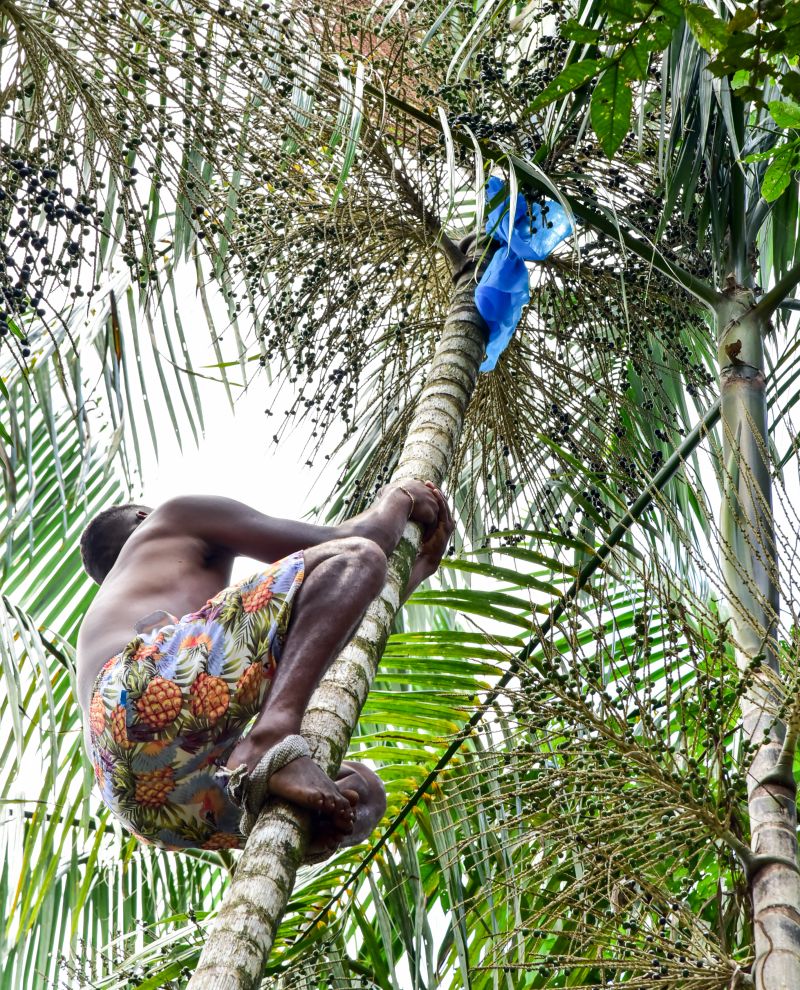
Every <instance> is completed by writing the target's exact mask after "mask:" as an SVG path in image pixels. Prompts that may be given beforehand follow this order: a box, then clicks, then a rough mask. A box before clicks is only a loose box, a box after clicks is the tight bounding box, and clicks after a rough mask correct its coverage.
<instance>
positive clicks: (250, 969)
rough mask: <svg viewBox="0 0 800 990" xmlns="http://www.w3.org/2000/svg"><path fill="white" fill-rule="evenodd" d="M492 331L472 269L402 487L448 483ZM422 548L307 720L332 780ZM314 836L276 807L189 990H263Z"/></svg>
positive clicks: (259, 830)
mask: <svg viewBox="0 0 800 990" xmlns="http://www.w3.org/2000/svg"><path fill="white" fill-rule="evenodd" d="M484 332H485V324H484V322H483V320H482V318H481V316H480V314H479V313H478V311H477V309H476V307H475V301H474V282H473V280H472V266H468V270H467V271H462V273H461V274H460V275H459V277H458V278H457V280H456V285H455V289H454V292H453V297H452V301H451V305H450V311H449V313H448V316H447V319H446V320H445V324H444V329H443V332H442V336H441V339H440V340H439V344H438V346H437V349H436V354H435V356H434V359H433V363H432V365H431V370H430V373H429V375H428V378H427V381H426V383H425V387H424V389H423V391H422V393H421V396H420V399H419V403H418V406H417V411H416V414H415V416H414V419H413V421H412V423H411V427H410V429H409V433H408V437H407V438H406V443H405V446H404V448H403V452H402V455H401V457H400V462H399V464H398V467H397V470H396V471H395V473H394V477H393V480H395V481H402V480H408V479H410V478H420V479H430V480H431V481H433V482H434V483H435V484H437V485H439V484H441V482H442V481H443V479H444V477H445V475H446V474H447V471H448V468H449V466H450V464H451V462H452V459H453V456H454V453H455V450H456V445H457V443H458V440H459V436H460V434H461V429H462V426H463V422H464V414H465V412H466V408H467V404H468V403H469V400H470V397H471V395H472V392H473V390H474V388H475V382H476V379H477V376H478V366H479V364H480V362H481V359H482V358H483V353H484ZM418 545H419V527H418V526H416V525H414V524H409V525H408V527H407V528H406V531H405V533H404V534H403V539H402V540H401V542H400V545H399V546H398V548H397V550H396V551H395V553H394V554H393V556H392V558H391V561H390V564H389V577H388V580H387V583H386V586H385V587H384V589H383V592H382V594H381V595H380V597H379V598H378V599H376V600H375V601H374V602H373V604H372V605H371V606H370V608H369V610H368V611H367V614H366V616H365V617H364V621H363V622H362V623H361V626H360V628H359V630H358V632H357V633H356V636H355V637H354V639H353V640H352V642H351V643H350V645H349V646H348V647H347V648H346V649H345V650H344V652H343V653H342V654H341V655H340V656H339V657H338V658H337V660H336V661H335V662H334V664H333V666H332V667H331V669H330V670H329V671H328V673H327V675H326V676H325V678H324V679H323V681H322V683H321V684H320V686H319V688H318V689H317V691H316V692H315V693H314V696H313V698H312V699H311V703H310V705H309V708H308V711H307V713H306V716H305V718H304V719H303V727H302V731H303V735H304V736H305V737H306V738H307V739H308V742H309V745H310V746H311V748H312V751H313V753H314V756H315V758H316V760H317V761H318V763H319V764H320V766H322V767H323V768H324V769H325V770H327V771H328V773H329V774H334V773H335V772H336V770H337V769H338V767H339V765H340V763H341V761H342V759H343V758H344V755H345V753H346V752H347V748H348V745H349V743H350V737H351V735H352V733H353V730H354V729H355V726H356V723H357V721H358V717H359V714H360V712H361V709H362V707H363V705H364V702H365V701H366V698H367V694H368V692H369V689H370V685H371V684H372V680H373V678H374V676H375V671H376V669H377V666H378V662H379V660H380V658H381V655H382V653H383V649H384V646H385V643H386V639H387V637H388V635H389V629H390V627H391V624H392V620H393V619H394V616H395V614H396V613H397V610H398V608H399V602H400V595H401V590H402V589H403V588H405V586H406V582H407V581H408V575H409V573H410V570H411V564H412V561H413V560H414V557H415V556H416V552H417V547H418ZM307 827H308V817H307V815H305V814H304V813H303V812H301V811H300V810H299V809H297V808H295V807H293V806H291V805H289V804H286V803H285V802H280V801H275V802H271V803H270V804H269V805H268V806H267V808H266V809H265V811H264V812H263V813H262V815H261V816H260V818H259V820H258V822H257V823H256V826H255V827H254V829H253V831H252V832H251V834H250V838H249V839H248V841H247V846H246V847H245V849H244V851H243V853H242V856H241V858H240V860H239V863H238V866H237V868H236V873H235V876H234V878H233V881H232V883H231V886H230V888H229V890H228V891H227V893H226V895H225V899H224V901H223V904H222V906H221V907H220V910H219V914H218V915H217V918H216V920H215V923H214V925H213V928H212V930H211V931H210V932H209V937H208V941H207V943H206V946H205V948H204V949H203V953H202V955H201V956H200V961H199V963H198V966H197V970H196V971H195V974H194V976H193V977H192V979H191V980H190V982H189V985H188V990H251V988H254V987H257V986H258V985H259V983H260V980H261V975H262V972H263V969H264V964H265V962H266V959H267V956H268V953H269V951H270V948H271V946H272V943H273V940H274V938H275V932H276V931H277V928H278V924H279V923H280V920H281V917H282V915H283V912H284V911H285V909H286V904H287V901H288V899H289V896H290V895H291V892H292V887H293V885H294V879H295V874H296V872H297V867H298V865H299V863H300V862H301V860H302V857H303V853H304V850H305V845H306V842H307Z"/></svg>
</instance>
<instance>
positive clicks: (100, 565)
mask: <svg viewBox="0 0 800 990" xmlns="http://www.w3.org/2000/svg"><path fill="white" fill-rule="evenodd" d="M151 511H152V510H151V509H150V508H149V507H148V506H146V505H112V506H111V508H110V509H103V511H102V512H98V514H97V515H96V516H95V517H94V519H92V521H91V522H90V523H89V525H88V526H87V527H86V529H85V530H84V531H83V533H82V534H81V559H82V560H83V566H84V569H85V571H86V573H87V574H88V575H89V577H90V578H91V579H92V580H93V581H96V582H97V583H98V584H102V583H103V581H104V580H105V578H106V575H107V574H108V572H109V571H110V570H111V568H112V567H113V566H114V564H115V563H116V561H117V557H119V552H120V550H121V549H122V547H123V545H124V543H125V541H126V540H127V539H128V537H129V536H130V535H131V533H132V532H133V531H134V530H135V529H136V527H137V526H138V525H139V524H140V523H141V522H142V520H143V519H146V518H147V516H148V514H149V513H150V512H151Z"/></svg>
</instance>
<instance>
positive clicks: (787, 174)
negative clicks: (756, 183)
mask: <svg viewBox="0 0 800 990" xmlns="http://www.w3.org/2000/svg"><path fill="white" fill-rule="evenodd" d="M796 170H797V143H796V142H792V143H791V144H784V145H783V146H782V147H781V148H779V149H778V151H777V153H776V155H775V158H774V160H773V162H772V164H771V165H770V166H769V168H768V169H767V171H766V172H765V173H764V181H763V182H762V184H761V195H762V196H763V197H764V199H765V200H766V201H767V202H768V203H772V202H774V201H775V200H776V199H777V198H778V197H779V196H780V195H781V193H782V192H783V191H784V190H785V189H786V188H787V187H788V185H789V183H790V182H791V179H792V173H793V172H795V171H796Z"/></svg>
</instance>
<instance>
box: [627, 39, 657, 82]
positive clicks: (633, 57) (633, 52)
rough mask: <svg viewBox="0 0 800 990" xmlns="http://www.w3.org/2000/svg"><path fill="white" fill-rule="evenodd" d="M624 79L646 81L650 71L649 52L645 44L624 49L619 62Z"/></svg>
mask: <svg viewBox="0 0 800 990" xmlns="http://www.w3.org/2000/svg"><path fill="white" fill-rule="evenodd" d="M619 64H620V67H621V68H622V71H623V72H624V73H625V78H626V79H647V76H648V73H649V71H650V50H649V48H648V46H647V44H646V43H638V44H636V45H631V46H630V48H626V49H625V51H624V52H623V53H622V58H621V59H620V60H619Z"/></svg>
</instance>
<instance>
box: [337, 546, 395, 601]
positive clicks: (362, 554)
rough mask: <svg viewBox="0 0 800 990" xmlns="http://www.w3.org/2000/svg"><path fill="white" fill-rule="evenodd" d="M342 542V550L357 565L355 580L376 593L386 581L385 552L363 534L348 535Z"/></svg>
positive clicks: (386, 565)
mask: <svg viewBox="0 0 800 990" xmlns="http://www.w3.org/2000/svg"><path fill="white" fill-rule="evenodd" d="M342 542H343V544H345V545H344V546H343V547H342V552H343V553H344V554H345V555H346V556H347V557H348V559H350V560H352V561H354V562H355V563H356V564H357V566H358V570H357V580H359V581H360V582H363V583H364V584H365V585H367V586H368V587H369V588H370V590H372V591H373V592H374V594H376V595H377V593H378V592H379V591H380V590H381V588H382V587H383V586H384V584H385V583H386V571H387V567H388V561H387V560H386V554H385V553H384V552H383V550H381V548H380V547H379V546H378V544H377V543H374V542H373V541H372V540H368V539H367V538H366V537H364V536H348V537H346V538H345V539H344V540H343V541H342Z"/></svg>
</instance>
